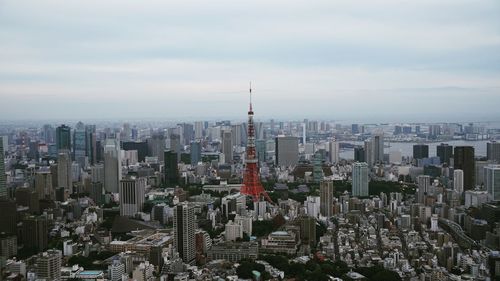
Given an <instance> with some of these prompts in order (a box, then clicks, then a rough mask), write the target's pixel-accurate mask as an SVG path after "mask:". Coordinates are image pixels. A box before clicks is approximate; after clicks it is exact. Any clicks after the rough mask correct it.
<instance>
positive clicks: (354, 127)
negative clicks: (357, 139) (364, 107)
mask: <svg viewBox="0 0 500 281" xmlns="http://www.w3.org/2000/svg"><path fill="white" fill-rule="evenodd" d="M351 134H353V135H355V134H359V125H358V124H352V125H351Z"/></svg>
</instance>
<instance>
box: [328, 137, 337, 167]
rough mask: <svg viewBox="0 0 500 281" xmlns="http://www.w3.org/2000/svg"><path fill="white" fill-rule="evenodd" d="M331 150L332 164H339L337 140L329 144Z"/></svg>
mask: <svg viewBox="0 0 500 281" xmlns="http://www.w3.org/2000/svg"><path fill="white" fill-rule="evenodd" d="M328 146H329V149H330V163H332V164H333V163H338V162H339V152H340V151H339V150H340V148H339V143H338V142H337V141H336V140H333V141H331V142H329V143H328Z"/></svg>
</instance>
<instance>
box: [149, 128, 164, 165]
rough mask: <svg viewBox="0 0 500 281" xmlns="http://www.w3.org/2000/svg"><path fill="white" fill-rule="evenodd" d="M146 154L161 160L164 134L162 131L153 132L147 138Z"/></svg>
mask: <svg viewBox="0 0 500 281" xmlns="http://www.w3.org/2000/svg"><path fill="white" fill-rule="evenodd" d="M147 143H148V155H149V156H153V157H157V158H158V161H160V162H161V161H163V160H164V159H163V151H165V136H164V135H163V133H155V134H153V136H152V137H151V138H149V139H148V140H147Z"/></svg>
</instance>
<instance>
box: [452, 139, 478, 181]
mask: <svg viewBox="0 0 500 281" xmlns="http://www.w3.org/2000/svg"><path fill="white" fill-rule="evenodd" d="M475 165H476V162H475V159H474V147H472V146H456V147H455V153H454V155H453V167H454V168H455V169H460V170H462V171H464V190H469V189H474V187H475V184H476V178H475V174H476V168H475Z"/></svg>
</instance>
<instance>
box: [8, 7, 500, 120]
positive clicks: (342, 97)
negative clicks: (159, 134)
mask: <svg viewBox="0 0 500 281" xmlns="http://www.w3.org/2000/svg"><path fill="white" fill-rule="evenodd" d="M499 15H500V1H498V0H491V1H488V0H482V1H477V0H470V1H465V0H439V1H436V0H413V1H405V0H394V1H391V0H383V1H378V0H370V1H366V0H363V1H358V0H346V1H334V0H325V1H310V0H308V1H291V0H286V1H269V0H263V1H260V0H257V1H255V0H252V1H235V0H229V1H186V0H183V1H178V2H177V1H147V0H141V1H138V0H134V1H132V0H130V1H126V0H116V1H103V0H95V1H93V0H81V1H76V0H72V1H68V0H60V1H46V0H32V1H23V0H12V1H5V0H0V105H1V110H0V118H1V119H4V120H6V119H33V118H36V119H89V118H91V119H113V118H125V119H141V118H156V117H158V118H170V119H176V118H177V119H182V118H189V119H202V118H204V119H214V118H222V117H227V118H241V119H244V118H245V111H246V108H247V106H248V103H247V101H248V96H247V92H248V83H249V81H250V80H251V81H252V83H253V85H254V107H255V111H256V115H257V116H256V117H258V118H271V117H274V118H328V119H335V120H345V119H350V120H394V121H398V120H399V119H401V120H415V121H417V120H423V121H427V120H430V119H433V118H435V119H437V120H439V121H455V120H456V121H461V120H500V109H499V108H500V16H499Z"/></svg>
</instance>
